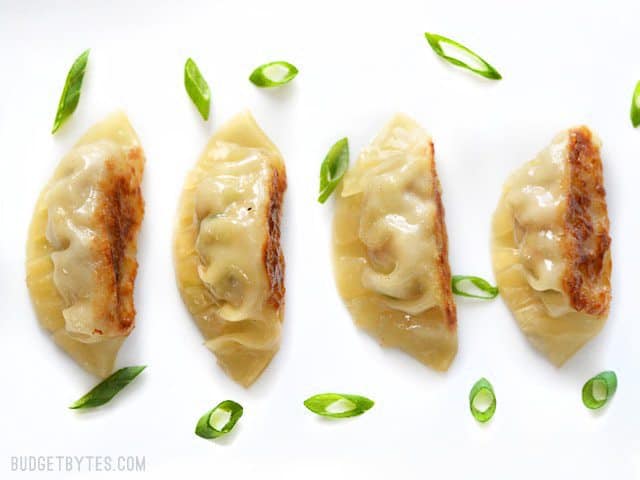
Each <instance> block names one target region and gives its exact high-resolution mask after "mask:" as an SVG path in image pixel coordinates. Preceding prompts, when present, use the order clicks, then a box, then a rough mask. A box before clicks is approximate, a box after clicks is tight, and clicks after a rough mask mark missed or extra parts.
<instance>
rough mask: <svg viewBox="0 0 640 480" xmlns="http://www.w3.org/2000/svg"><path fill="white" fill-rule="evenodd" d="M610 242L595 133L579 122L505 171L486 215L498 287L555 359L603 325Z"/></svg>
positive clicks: (608, 294)
mask: <svg viewBox="0 0 640 480" xmlns="http://www.w3.org/2000/svg"><path fill="white" fill-rule="evenodd" d="M610 243H611V239H610V237H609V218H608V216H607V204H606V199H605V191H604V186H603V178H602V163H601V161H600V141H599V140H598V139H597V138H596V137H595V136H594V135H592V133H591V132H590V131H589V129H588V128H587V127H577V128H572V129H570V130H567V131H564V132H562V133H560V134H559V135H558V136H556V138H554V139H553V141H552V142H551V144H550V145H549V146H548V147H547V148H546V149H545V150H543V151H542V152H541V153H540V154H538V156H537V157H536V158H534V159H533V160H531V161H530V162H528V163H526V164H525V165H524V166H522V167H521V168H520V169H518V170H517V171H516V172H515V173H513V174H512V175H511V177H510V178H509V179H508V180H507V182H506V184H505V186H504V193H503V195H502V198H501V200H500V203H499V204H498V208H497V210H496V213H495V216H494V221H493V266H494V270H495V273H496V278H497V281H498V285H499V287H500V293H501V294H502V297H503V298H504V299H505V302H506V303H507V305H508V306H509V308H510V309H511V311H512V312H513V314H514V316H515V318H516V320H517V321H518V324H519V325H520V328H521V329H522V331H523V332H524V333H525V335H526V336H527V337H528V339H529V341H530V342H531V343H532V344H533V345H534V346H535V347H536V348H537V349H538V350H540V351H541V352H542V353H543V354H544V355H545V356H547V357H548V358H549V360H551V362H553V363H554V364H555V365H558V366H560V365H562V364H563V363H564V362H565V361H566V360H567V359H569V358H570V357H571V356H572V355H573V354H574V353H575V352H576V351H577V350H578V349H580V348H581V347H582V346H583V345H584V344H585V343H586V342H587V341H589V340H590V339H591V338H593V337H594V336H595V335H596V334H597V333H598V332H599V331H600V329H601V328H602V326H603V325H604V322H605V320H606V318H607V315H608V313H609V303H610V301H611V285H610V277H611V253H610V249H609V245H610Z"/></svg>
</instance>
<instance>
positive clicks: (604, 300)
mask: <svg viewBox="0 0 640 480" xmlns="http://www.w3.org/2000/svg"><path fill="white" fill-rule="evenodd" d="M568 164H569V175H568V182H569V186H568V196H567V210H566V213H565V222H564V225H565V236H564V245H563V246H564V249H565V255H566V256H567V259H568V261H567V268H566V271H565V275H564V278H563V287H564V291H565V292H566V293H567V294H568V296H569V300H570V302H571V306H572V307H573V308H574V309H575V310H576V311H578V312H584V313H587V314H590V315H597V316H600V315H606V314H607V313H608V311H609V303H610V301H611V283H610V277H611V254H610V250H609V246H610V244H611V238H610V237H609V217H608V215H607V202H606V198H605V190H604V184H603V176H602V162H601V160H600V150H599V147H598V145H596V144H594V142H593V139H592V135H591V132H590V131H589V129H588V128H586V127H577V128H573V129H571V130H570V131H569V144H568Z"/></svg>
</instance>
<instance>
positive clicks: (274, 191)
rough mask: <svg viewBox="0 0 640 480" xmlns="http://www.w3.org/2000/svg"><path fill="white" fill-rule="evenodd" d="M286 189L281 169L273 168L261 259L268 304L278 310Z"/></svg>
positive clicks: (282, 258) (281, 286)
mask: <svg viewBox="0 0 640 480" xmlns="http://www.w3.org/2000/svg"><path fill="white" fill-rule="evenodd" d="M286 189H287V177H286V174H285V172H284V170H283V169H278V168H274V170H273V177H272V180H271V187H270V192H269V198H270V202H269V207H268V208H267V223H268V228H269V231H268V235H267V238H266V241H265V244H264V247H263V259H264V265H265V269H266V271H267V278H268V279H269V298H268V302H269V303H270V304H271V305H272V306H273V308H274V309H276V310H278V309H280V308H281V307H282V306H283V303H284V292H285V287H284V255H283V253H282V247H281V246H280V217H281V216H282V199H283V196H284V192H285V190H286Z"/></svg>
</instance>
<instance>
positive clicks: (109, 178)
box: [94, 147, 144, 335]
mask: <svg viewBox="0 0 640 480" xmlns="http://www.w3.org/2000/svg"><path fill="white" fill-rule="evenodd" d="M143 162H144V156H143V152H142V149H141V148H139V147H137V148H133V149H131V150H130V151H129V152H128V157H127V163H126V165H125V166H124V167H122V166H120V165H118V164H117V163H116V162H113V161H112V160H108V161H107V162H106V168H107V173H106V174H105V175H104V177H103V179H102V181H101V183H100V186H99V190H100V193H101V196H100V199H99V203H98V211H97V214H96V215H97V216H98V222H97V223H98V225H99V228H98V238H97V239H96V254H97V256H98V258H99V259H100V260H99V261H98V262H97V268H96V271H95V275H96V277H97V278H98V279H99V282H98V284H99V285H100V286H101V292H100V295H101V297H102V298H103V299H106V301H103V302H97V303H96V304H97V305H100V307H101V308H102V309H103V310H104V311H103V312H101V313H102V315H103V318H106V319H108V320H107V321H108V322H109V324H110V326H111V327H113V330H114V332H113V333H115V334H116V335H126V334H128V333H129V332H130V331H131V330H132V329H133V326H134V319H135V314H136V312H135V308H134V305H133V287H134V282H135V278H136V273H137V269H138V262H137V261H136V257H135V254H136V250H137V235H138V231H139V230H140V224H141V223H142V217H143V215H144V201H143V199H142V193H141V191H140V181H141V176H142V168H143ZM94 333H95V334H98V335H101V334H103V333H104V332H102V331H100V330H98V329H96V330H95V331H94Z"/></svg>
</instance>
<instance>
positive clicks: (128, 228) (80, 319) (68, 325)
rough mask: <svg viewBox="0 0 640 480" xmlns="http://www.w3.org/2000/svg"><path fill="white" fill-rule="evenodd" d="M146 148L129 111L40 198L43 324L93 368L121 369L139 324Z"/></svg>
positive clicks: (59, 172) (70, 157)
mask: <svg viewBox="0 0 640 480" xmlns="http://www.w3.org/2000/svg"><path fill="white" fill-rule="evenodd" d="M143 169H144V153H143V151H142V148H141V147H140V142H139V141H138V137H137V136H136V133H135V132H134V131H133V128H131V125H130V124H129V121H128V120H127V117H126V115H124V113H120V112H118V113H115V114H112V115H111V116H109V117H107V118H106V119H105V120H103V121H102V122H100V123H98V124H96V125H95V126H93V127H92V128H91V129H90V130H89V131H88V132H87V133H86V134H85V135H84V136H83V137H82V138H81V139H80V141H79V142H78V143H77V144H76V145H75V146H74V147H73V149H72V150H71V151H70V152H69V153H68V154H67V155H66V156H65V157H64V158H63V159H62V160H61V162H60V164H59V166H58V167H57V169H56V170H55V172H54V174H53V177H52V179H51V180H50V181H49V183H48V184H47V185H46V186H45V188H44V190H43V191H42V193H41V194H40V198H39V199H38V202H37V204H36V208H35V212H34V214H33V219H32V221H31V227H30V229H29V237H28V240H27V264H26V267H27V285H28V287H29V292H30V294H31V299H32V301H33V305H34V307H35V311H36V314H37V316H38V320H39V321H40V323H41V325H42V326H43V327H44V328H46V329H47V330H48V331H50V332H51V335H52V337H53V339H54V340H55V342H56V343H57V344H58V345H59V346H60V347H62V348H63V349H64V350H65V351H66V352H67V353H68V354H69V355H71V357H72V358H73V359H74V360H75V361H76V362H78V363H79V364H80V365H81V366H82V367H83V368H85V369H86V370H87V371H89V372H91V373H93V374H95V375H98V376H100V377H104V376H107V375H108V374H110V373H111V371H112V370H113V365H114V362H115V358H116V355H117V353H118V350H119V349H120V346H121V345H122V342H123V341H124V339H125V338H126V337H127V336H128V335H129V333H130V332H131V330H132V329H133V327H134V320H135V309H134V305H133V286H134V281H135V277H136V271H137V266H138V264H137V262H136V250H137V236H138V230H139V228H140V223H141V221H142V217H143V214H144V203H143V200H142V194H141V192H140V182H141V180H142V171H143Z"/></svg>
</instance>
